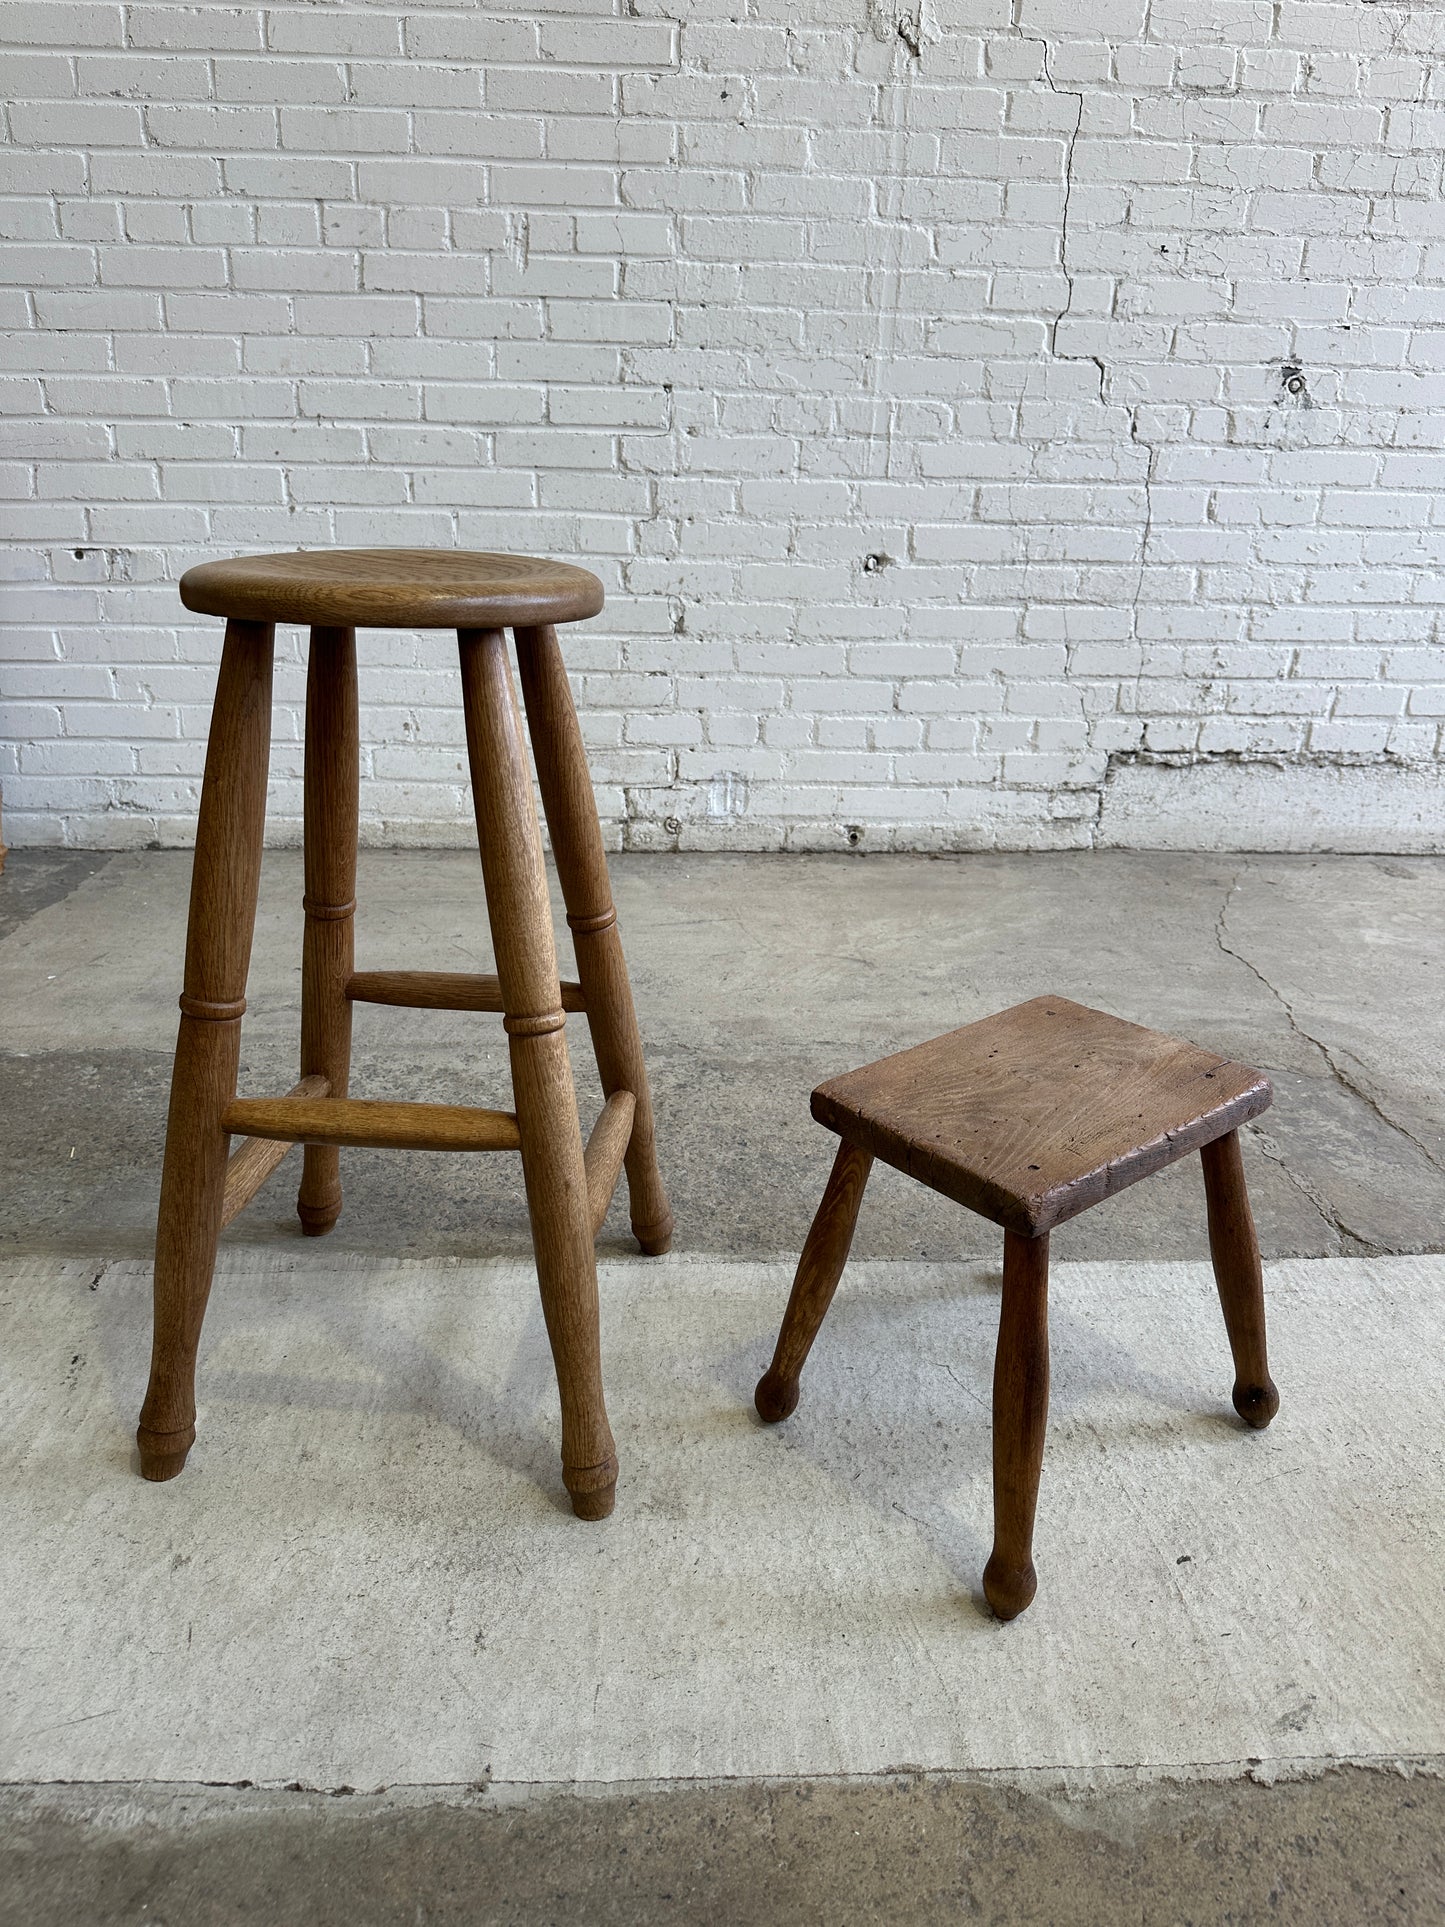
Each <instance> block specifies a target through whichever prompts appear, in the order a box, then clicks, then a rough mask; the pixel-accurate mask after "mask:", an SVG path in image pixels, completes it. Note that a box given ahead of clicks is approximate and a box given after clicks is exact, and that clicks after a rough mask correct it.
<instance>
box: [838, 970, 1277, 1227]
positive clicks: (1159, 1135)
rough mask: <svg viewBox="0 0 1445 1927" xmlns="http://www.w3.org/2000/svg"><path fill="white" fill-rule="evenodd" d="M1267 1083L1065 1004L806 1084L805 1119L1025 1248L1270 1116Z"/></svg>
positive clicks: (1009, 1016) (1031, 1008) (1022, 1009)
mask: <svg viewBox="0 0 1445 1927" xmlns="http://www.w3.org/2000/svg"><path fill="white" fill-rule="evenodd" d="M1273 1095H1274V1093H1273V1090H1272V1089H1271V1086H1270V1082H1269V1079H1268V1078H1267V1077H1265V1076H1264V1075H1263V1073H1262V1072H1260V1071H1256V1070H1251V1069H1249V1067H1248V1066H1247V1065H1244V1064H1236V1063H1233V1062H1231V1060H1230V1059H1228V1058H1225V1057H1217V1056H1215V1055H1214V1053H1213V1052H1212V1051H1207V1050H1201V1049H1200V1048H1199V1047H1198V1046H1197V1045H1195V1044H1188V1043H1185V1042H1184V1041H1183V1040H1182V1039H1181V1038H1178V1037H1169V1036H1166V1035H1165V1034H1164V1033H1163V1032H1161V1031H1157V1030H1146V1029H1144V1028H1143V1026H1142V1025H1139V1024H1128V1023H1125V1022H1124V1021H1123V1020H1122V1019H1121V1018H1118V1017H1109V1016H1106V1015H1105V1014H1104V1012H1103V1011H1098V1010H1090V1009H1088V1008H1087V1007H1086V1006H1085V1005H1083V1004H1075V1003H1071V1002H1070V1001H1069V999H1068V998H1067V997H1035V998H1034V999H1033V1000H1032V1001H1031V1002H1030V1003H1026V1004H1016V1005H1015V1006H1014V1008H1013V1009H1012V1010H1005V1011H1000V1012H999V1013H998V1015H997V1016H994V1017H985V1018H984V1019H983V1020H982V1021H981V1022H980V1023H976V1024H966V1025H965V1026H964V1027H963V1029H962V1030H955V1031H950V1032H949V1033H948V1034H947V1035H946V1036H943V1037H937V1038H934V1039H933V1040H932V1041H931V1042H929V1043H926V1044H919V1045H917V1046H916V1047H915V1048H914V1049H912V1050H906V1051H900V1052H899V1053H898V1054H897V1056H894V1057H884V1058H881V1059H880V1060H879V1061H878V1062H877V1063H876V1064H868V1065H865V1066H864V1068H863V1069H862V1070H856V1071H850V1072H848V1073H847V1075H846V1076H843V1077H835V1078H833V1079H831V1080H830V1081H829V1082H828V1083H826V1084H820V1085H819V1087H818V1088H817V1090H816V1091H814V1093H813V1106H812V1108H813V1116H814V1117H815V1118H816V1119H817V1120H818V1122H819V1123H820V1124H825V1125H826V1126H827V1127H828V1129H829V1130H831V1131H837V1132H838V1133H839V1135H840V1136H842V1137H844V1138H846V1139H847V1140H849V1142H851V1143H854V1144H857V1145H860V1146H861V1147H862V1148H863V1149H864V1150H867V1151H870V1152H872V1154H873V1155H874V1156H875V1157H878V1158H881V1159H882V1160H883V1161H884V1163H886V1164H892V1165H896V1166H897V1168H898V1169H899V1170H901V1171H906V1172H907V1173H908V1174H909V1176H910V1177H914V1178H917V1179H918V1180H919V1181H920V1182H921V1183H923V1184H927V1185H930V1186H931V1187H932V1188H933V1189H934V1190H935V1191H941V1192H942V1193H943V1194H944V1196H945V1197H950V1198H953V1199H955V1200H956V1201H957V1202H958V1203H959V1204H964V1205H967V1206H968V1207H969V1208H970V1209H971V1210H974V1211H977V1212H979V1213H980V1214H981V1215H982V1216H983V1217H986V1218H992V1219H993V1220H994V1222H995V1223H996V1224H1001V1225H1003V1226H1004V1227H1005V1228H1006V1229H1007V1230H1010V1231H1016V1232H1019V1233H1021V1234H1022V1235H1024V1236H1025V1237H1030V1238H1032V1237H1037V1236H1039V1235H1040V1233H1042V1232H1045V1231H1048V1230H1050V1229H1051V1228H1052V1227H1053V1226H1054V1225H1057V1224H1062V1223H1063V1222H1064V1221H1065V1220H1066V1219H1068V1218H1072V1217H1076V1216H1077V1215H1078V1213H1079V1212H1081V1211H1085V1210H1087V1209H1088V1208H1089V1206H1090V1205H1093V1204H1098V1203H1099V1202H1100V1200H1101V1199H1103V1198H1107V1197H1110V1196H1112V1195H1113V1193H1114V1192H1116V1191H1122V1190H1123V1189H1124V1188H1125V1186H1126V1185H1130V1184H1133V1183H1135V1182H1136V1181H1137V1180H1138V1179H1140V1178H1144V1177H1148V1175H1149V1174H1150V1172H1152V1171H1158V1170H1160V1169H1161V1168H1162V1167H1163V1166H1164V1165H1166V1164H1172V1163H1173V1162H1174V1161H1175V1159H1176V1158H1181V1157H1184V1156H1186V1155H1187V1154H1188V1153H1189V1152H1191V1151H1197V1150H1199V1149H1200V1148H1201V1146H1203V1145H1205V1144H1208V1143H1210V1142H1211V1141H1212V1140H1213V1139H1215V1138H1219V1137H1222V1136H1223V1135H1224V1134H1225V1133H1226V1132H1228V1131H1232V1130H1234V1129H1235V1128H1236V1127H1237V1126H1238V1125H1240V1124H1242V1123H1243V1122H1244V1121H1245V1119H1247V1118H1251V1117H1256V1116H1258V1114H1259V1113H1260V1112H1261V1111H1263V1110H1266V1109H1267V1108H1268V1107H1269V1104H1270V1102H1271V1099H1272V1097H1273Z"/></svg>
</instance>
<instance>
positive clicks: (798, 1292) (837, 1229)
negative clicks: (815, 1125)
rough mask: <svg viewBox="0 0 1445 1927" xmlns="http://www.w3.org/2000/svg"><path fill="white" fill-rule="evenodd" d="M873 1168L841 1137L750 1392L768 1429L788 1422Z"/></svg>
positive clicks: (869, 1157)
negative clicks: (768, 1355) (772, 1342)
mask: <svg viewBox="0 0 1445 1927" xmlns="http://www.w3.org/2000/svg"><path fill="white" fill-rule="evenodd" d="M872 1168H873V1158H872V1154H871V1153H870V1152H868V1151H863V1150H860V1149H859V1147H858V1146H857V1145H856V1144H849V1143H848V1141H847V1140H846V1138H845V1139H844V1141H843V1142H842V1143H841V1144H840V1145H839V1146H838V1155H837V1157H836V1158H834V1160H833V1169H832V1172H831V1173H830V1174H829V1178H828V1183H827V1187H826V1189H825V1190H824V1192H823V1201H822V1203H821V1204H820V1205H819V1206H818V1211H817V1215H816V1217H815V1218H814V1219H813V1223H812V1227H811V1229H810V1230H809V1232H808V1237H807V1242H806V1243H805V1244H804V1246H803V1255H802V1257H801V1258H800V1259H799V1260H798V1270H797V1274H796V1276H795V1277H794V1279H793V1289H792V1292H791V1293H790V1294H789V1297H788V1308H787V1310H786V1311H785V1312H784V1313H783V1323H782V1329H781V1330H780V1331H779V1333H778V1343H777V1346H776V1348H775V1350H774V1352H773V1362H772V1364H771V1365H769V1367H768V1369H767V1370H766V1371H765V1372H764V1373H763V1375H762V1377H761V1378H760V1379H759V1380H758V1383H757V1389H756V1390H755V1391H754V1393H753V1403H754V1405H756V1406H757V1408H758V1416H759V1417H760V1418H764V1419H766V1420H767V1421H768V1423H769V1424H770V1425H772V1424H776V1423H777V1421H778V1420H779V1419H785V1418H787V1417H788V1415H789V1413H791V1412H793V1411H794V1410H796V1408H797V1403H798V1379H799V1376H800V1374H801V1372H802V1370H803V1365H804V1362H805V1361H806V1359H807V1356H808V1353H809V1352H810V1351H811V1350H812V1349H813V1340H814V1339H815V1338H816V1337H817V1336H818V1332H819V1330H820V1329H821V1327H822V1323H823V1320H824V1319H825V1318H826V1317H827V1315H828V1307H829V1305H831V1304H832V1302H833V1293H834V1292H835V1291H836V1290H837V1289H838V1280H839V1279H840V1278H841V1277H842V1276H843V1267H844V1265H846V1264H847V1262H848V1251H849V1247H850V1246H851V1245H852V1243H853V1230H854V1227H855V1226H856V1224H857V1223H858V1207H859V1205H861V1204H862V1202H863V1190H864V1187H865V1186H866V1184H867V1183H868V1173H869V1172H870V1171H871V1170H872Z"/></svg>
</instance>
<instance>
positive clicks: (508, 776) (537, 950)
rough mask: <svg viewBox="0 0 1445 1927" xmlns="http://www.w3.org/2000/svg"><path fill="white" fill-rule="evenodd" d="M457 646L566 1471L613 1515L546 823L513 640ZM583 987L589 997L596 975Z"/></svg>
mask: <svg viewBox="0 0 1445 1927" xmlns="http://www.w3.org/2000/svg"><path fill="white" fill-rule="evenodd" d="M458 641H459V644H460V648H461V662H462V707H463V711H464V714H465V718H466V729H467V754H468V758H469V761H470V764H471V774H472V801H473V804H474V806H475V809H476V817H477V839H478V842H479V844H480V846H481V853H482V877H483V882H484V884H485V888H486V896H487V916H488V919H489V921H490V923H491V930H492V950H493V954H494V956H495V958H496V963H497V976H498V978H499V979H500V981H501V986H502V1001H503V1004H504V1005H505V1007H506V1015H505V1016H504V1018H503V1020H502V1021H503V1025H504V1028H505V1029H506V1031H507V1035H508V1039H509V1043H510V1050H511V1060H512V1093H513V1101H514V1103H515V1105H516V1109H517V1125H518V1129H519V1131H520V1133H521V1140H522V1171H523V1175H524V1178H525V1180H526V1186H527V1209H528V1213H529V1215H530V1217H531V1221H532V1244H533V1248H534V1250H535V1252H536V1258H537V1281H538V1284H539V1286H540V1288H541V1294H542V1311H543V1315H544V1316H545V1318H546V1321H547V1336H548V1338H549V1340H550V1341H551V1345H552V1356H553V1359H554V1361H555V1363H556V1367H557V1389H558V1392H559V1394H560V1397H561V1403H562V1477H563V1480H564V1482H565V1484H566V1486H567V1490H568V1491H569V1493H570V1494H571V1495H572V1506H573V1510H574V1511H575V1512H576V1513H577V1514H578V1515H579V1517H581V1518H586V1519H601V1518H605V1517H606V1516H607V1514H608V1513H609V1512H610V1511H611V1510H612V1506H613V1499H614V1492H615V1488H616V1484H617V1449H616V1446H615V1445H614V1443H613V1438H612V1430H611V1427H610V1426H609V1425H608V1422H607V1407H606V1402H605V1400H604V1398H603V1394H602V1353H601V1337H600V1333H599V1329H598V1303H597V1260H596V1254H595V1252H594V1249H593V1238H592V1211H591V1203H590V1200H589V1196H588V1189H587V1172H586V1167H585V1164H584V1162H583V1153H582V1129H581V1125H580V1124H579V1122H578V1117H577V1094H576V1091H575V1089H574V1087H573V1082H572V1065H571V1061H570V1060H569V1058H568V1055H567V1039H566V1036H565V1025H566V1018H565V1016H564V1014H563V1011H562V999H561V989H560V980H559V978H558V974H557V949H556V943H555V940H554V938H553V935H552V904H551V898H550V896H549V895H548V891H547V874H546V869H545V867H544V864H543V860H542V835H541V828H540V825H539V824H538V821H537V810H536V805H535V803H534V802H533V800H532V776H531V769H530V766H529V764H528V759H527V748H526V740H525V737H524V735H523V730H522V718H521V714H520V712H519V710H518V707H517V698H516V693H515V691H514V690H513V687H512V673H511V666H510V664H509V662H508V660H507V647H506V639H505V637H504V636H502V634H501V633H500V632H499V631H498V630H495V629H482V630H464V631H462V633H461V634H460V636H459V638H458ZM582 981H583V987H584V990H587V991H588V993H589V1001H590V990H591V986H590V985H588V982H587V978H586V976H585V975H584V976H583V979H582ZM608 1095H611V1093H610V1092H609V1093H608Z"/></svg>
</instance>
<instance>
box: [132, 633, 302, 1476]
mask: <svg viewBox="0 0 1445 1927" xmlns="http://www.w3.org/2000/svg"><path fill="white" fill-rule="evenodd" d="M273 637H274V631H273V629H272V627H271V625H270V624H269V623H261V622H228V623H227V624H226V642H225V648H224V650H223V652H222V655H221V670H220V676H219V679H218V681H217V684H216V701H215V707H214V709H213V710H212V712H211V735H210V742H209V744H208V746H207V750H206V773H205V780H204V783H203V786H202V789H201V808H200V820H199V822H198V824H197V827H196V854H195V860H194V863H193V866H192V870H191V911H190V923H189V926H188V929H187V933H186V975H185V990H184V992H183V993H182V996H181V1021H180V1029H179V1032H178V1035H177V1037H176V1057H175V1068H174V1070H173V1071H172V1073H171V1105H170V1116H169V1119H168V1122H167V1125H166V1155H165V1164H164V1166H163V1168H162V1173H161V1200H160V1213H159V1217H158V1220H157V1224H156V1262H155V1324H154V1335H153V1341H152V1347H151V1373H150V1385H149V1387H148V1389H147V1391H146V1397H145V1404H144V1405H143V1406H142V1408H141V1415H140V1428H139V1430H138V1432H137V1433H136V1443H137V1444H138V1445H139V1447H140V1460H141V1472H142V1473H143V1475H144V1476H145V1477H146V1478H148V1479H173V1478H174V1477H175V1476H176V1474H177V1473H178V1472H179V1471H180V1469H181V1467H182V1466H183V1465H184V1464H185V1462H186V1454H187V1453H188V1452H189V1451H190V1449H191V1444H192V1442H193V1440H194V1439H195V1436H196V1398H195V1376H196V1349H197V1346H198V1345H199V1344H200V1339H201V1321H202V1319H203V1318H204V1317H205V1313H206V1299H207V1297H208V1296H209V1295H210V1289H211V1272H212V1269H213V1268H214V1265H215V1261H216V1240H217V1239H218V1237H219V1236H220V1231H221V1199H222V1194H223V1192H224V1189H225V1182H226V1158H227V1154H228V1152H229V1149H230V1138H229V1137H228V1135H227V1134H226V1132H225V1131H223V1130H222V1129H221V1113H222V1111H223V1110H224V1109H225V1107H226V1105H227V1104H228V1103H229V1102H230V1101H231V1099H232V1098H233V1097H234V1096H235V1095H236V1066H237V1063H238V1061H239V1057H240V1049H241V1016H242V1013H243V1012H244V1010H245V1008H246V996H245V992H246V976H247V972H248V970H249V967H250V961H251V937H252V933H253V931H254V929H255V923H256V890H257V885H258V883H259V881H260V875H261V840H262V835H263V833H264V830H265V824H266V773H267V758H268V753H269V750H270V743H271V658H272V643H273Z"/></svg>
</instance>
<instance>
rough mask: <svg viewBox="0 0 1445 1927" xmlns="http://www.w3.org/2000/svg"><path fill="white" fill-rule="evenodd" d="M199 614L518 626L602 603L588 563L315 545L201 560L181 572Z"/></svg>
mask: <svg viewBox="0 0 1445 1927" xmlns="http://www.w3.org/2000/svg"><path fill="white" fill-rule="evenodd" d="M181 601H182V602H184V604H185V605H186V607H187V608H188V609H194V610H196V611H197V612H198V613H199V614H201V615H212V616H229V617H235V618H242V617H244V618H246V619H247V620H250V621H253V622H300V623H306V624H309V625H315V624H320V625H322V626H325V627H334V628H342V629H362V628H378V629H464V628H465V629H471V628H476V629H483V628H497V629H511V628H515V627H516V626H517V624H518V623H523V624H526V623H538V622H546V623H552V622H578V621H581V620H582V619H583V618H584V617H587V616H595V615H596V614H597V612H598V610H599V609H600V608H601V607H602V584H601V583H600V582H599V581H598V580H597V577H596V576H595V575H593V574H592V573H591V571H590V570H588V569H578V568H575V567H574V566H573V565H572V564H571V563H569V562H549V561H546V560H543V559H542V558H540V557H536V556H530V555H491V554H487V553H476V552H472V551H469V550H465V549H317V550H308V551H305V552H303V553H298V554H294V555H244V556H237V557H235V558H234V559H233V560H228V561H224V562H202V563H200V564H199V565H198V566H197V567H196V568H194V569H187V571H186V573H185V574H184V575H183V576H182V577H181Z"/></svg>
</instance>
